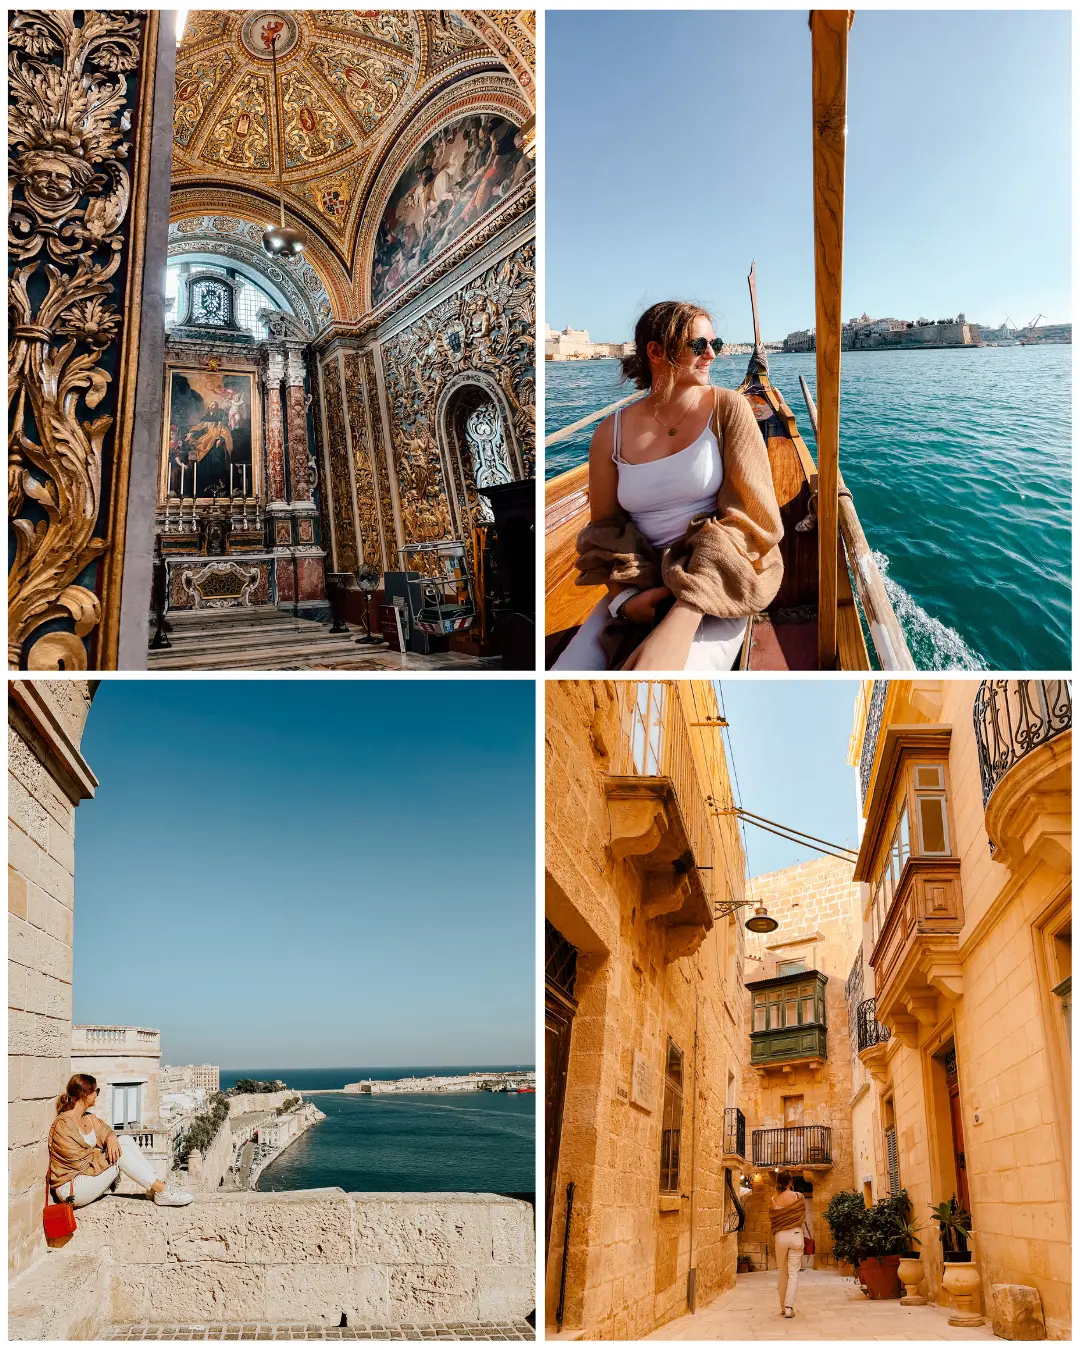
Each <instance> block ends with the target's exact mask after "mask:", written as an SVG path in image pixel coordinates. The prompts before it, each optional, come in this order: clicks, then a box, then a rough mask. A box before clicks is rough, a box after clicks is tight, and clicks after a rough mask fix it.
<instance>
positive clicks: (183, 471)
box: [180, 464, 187, 501]
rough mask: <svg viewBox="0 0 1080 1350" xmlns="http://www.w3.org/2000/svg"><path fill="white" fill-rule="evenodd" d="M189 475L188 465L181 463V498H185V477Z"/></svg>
mask: <svg viewBox="0 0 1080 1350" xmlns="http://www.w3.org/2000/svg"><path fill="white" fill-rule="evenodd" d="M186 477H187V465H186V464H181V465H180V500H181V501H183V500H184V479H185V478H186Z"/></svg>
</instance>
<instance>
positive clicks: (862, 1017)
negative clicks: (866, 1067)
mask: <svg viewBox="0 0 1080 1350" xmlns="http://www.w3.org/2000/svg"><path fill="white" fill-rule="evenodd" d="M876 1013H877V999H873V998H868V999H866V1000H865V1001H864V1002H862V1003H860V1004H859V1011H858V1025H859V1033H858V1034H859V1054H862V1052H863V1051H864V1050H869V1049H870V1048H871V1047H872V1046H875V1045H884V1044H885V1042H886V1041H887V1040H888V1039H889V1037H890V1035H891V1034H892V1033H891V1032H890V1031H889V1028H888V1027H885V1026H882V1025H881V1023H880V1022H879V1021H878V1020H877V1016H876Z"/></svg>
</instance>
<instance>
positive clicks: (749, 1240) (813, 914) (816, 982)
mask: <svg viewBox="0 0 1080 1350" xmlns="http://www.w3.org/2000/svg"><path fill="white" fill-rule="evenodd" d="M851 874H852V867H851V865H850V864H849V863H845V862H843V861H841V860H840V859H838V858H831V857H824V858H820V859H816V860H814V861H812V862H805V863H800V864H799V865H798V866H796V867H790V868H786V869H784V870H783V871H780V872H770V873H767V874H764V875H762V876H758V877H754V878H752V879H751V881H750V889H749V893H750V895H751V896H752V897H753V899H754V900H755V901H757V902H761V903H763V904H764V905H765V907H766V908H767V909H768V911H769V913H770V915H771V916H772V917H773V918H774V919H776V921H777V922H778V924H779V927H778V928H777V929H776V930H775V932H772V933H763V934H750V935H749V937H748V938H747V948H746V967H745V985H746V993H745V995H744V1016H745V1019H746V1025H747V1027H748V1035H747V1037H746V1040H745V1050H744V1055H745V1059H744V1067H743V1070H742V1080H743V1083H744V1085H745V1086H744V1089H743V1098H744V1101H745V1107H744V1109H745V1111H746V1117H747V1121H746V1127H747V1131H748V1133H747V1138H748V1140H749V1141H750V1165H751V1169H750V1170H749V1171H748V1173H747V1178H748V1180H749V1181H750V1183H751V1186H752V1194H751V1195H749V1196H748V1197H747V1199H746V1201H745V1209H746V1222H745V1225H744V1227H743V1229H742V1231H741V1232H740V1233H739V1255H740V1256H745V1257H747V1258H749V1260H750V1263H751V1267H752V1268H753V1269H754V1270H769V1269H775V1267H776V1261H775V1256H774V1253H773V1243H772V1239H771V1230H770V1227H769V1216H768V1203H769V1200H770V1199H771V1198H772V1196H773V1195H774V1194H775V1187H774V1184H773V1180H772V1178H773V1177H774V1176H775V1174H776V1172H777V1171H779V1170H780V1169H781V1168H784V1169H786V1170H788V1171H790V1172H791V1173H792V1174H793V1176H794V1177H795V1188H796V1189H797V1190H799V1191H801V1192H802V1193H803V1195H804V1196H805V1197H806V1203H807V1207H808V1210H809V1212H810V1217H811V1223H812V1226H813V1230H814V1239H815V1243H816V1248H817V1254H816V1255H815V1256H814V1257H812V1258H808V1260H809V1261H810V1262H811V1263H812V1264H813V1266H814V1267H815V1268H817V1269H830V1268H831V1269H835V1267H836V1262H835V1260H834V1259H833V1255H832V1237H831V1233H830V1230H829V1226H828V1224H826V1222H825V1219H824V1212H825V1207H826V1205H828V1203H829V1200H830V1199H831V1198H832V1196H833V1195H834V1194H835V1193H836V1192H837V1191H842V1190H851V1189H852V1187H853V1185H854V1183H855V1159H854V1154H853V1131H852V1096H853V1084H852V1055H851V1034H850V1024H849V1012H848V1002H847V996H846V981H847V973H848V969H849V967H850V964H851V954H852V952H853V951H854V950H855V949H856V948H857V946H858V945H859V943H860V941H861V935H862V916H861V908H860V903H859V900H860V892H861V888H860V886H859V885H858V884H857V883H855V882H853V881H852V876H851ZM860 1067H861V1066H860Z"/></svg>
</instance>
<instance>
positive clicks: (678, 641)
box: [554, 300, 783, 670]
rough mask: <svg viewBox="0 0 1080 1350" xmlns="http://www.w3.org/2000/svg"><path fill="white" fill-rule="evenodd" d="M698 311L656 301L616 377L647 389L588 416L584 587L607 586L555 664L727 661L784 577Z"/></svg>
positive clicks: (737, 399) (757, 478)
mask: <svg viewBox="0 0 1080 1350" xmlns="http://www.w3.org/2000/svg"><path fill="white" fill-rule="evenodd" d="M722 346H723V344H722V342H721V340H720V339H719V338H718V337H717V336H716V335H715V333H714V332H713V326H712V322H711V320H710V319H709V316H708V314H707V313H706V312H705V310H703V309H701V308H700V307H699V306H697V305H691V304H687V303H684V302H682V301H677V300H667V301H663V302H662V303H660V304H657V305H653V306H652V307H651V308H650V309H648V310H646V311H645V313H644V314H643V315H642V316H641V318H640V319H639V320H638V322H637V324H636V326H635V329H634V352H633V354H632V355H631V356H628V357H624V358H623V363H622V365H623V378H624V379H631V380H633V381H634V382H635V383H636V384H637V387H638V388H639V389H641V390H642V391H643V392H644V397H643V398H640V399H638V400H637V401H636V402H634V403H631V404H629V405H628V406H627V407H624V408H620V409H619V411H618V412H616V413H615V415H614V416H613V417H609V418H606V419H605V420H604V421H603V422H601V423H600V425H599V427H597V429H596V432H595V434H594V435H593V439H592V444H591V446H590V448H589V508H590V517H591V524H590V525H589V526H588V527H587V528H586V529H584V530H583V531H582V532H581V534H580V535H579V536H578V541H577V547H578V561H577V568H578V571H579V572H580V576H579V578H578V583H579V584H580V585H596V584H597V583H602V584H606V585H607V589H608V594H607V596H606V598H605V599H604V600H602V601H601V602H600V603H599V604H598V605H597V606H596V607H595V609H594V610H593V611H592V613H591V614H590V615H589V617H588V618H587V619H586V621H585V623H584V624H582V626H581V628H580V629H579V630H578V632H577V633H576V634H575V635H574V637H573V639H572V640H571V641H570V643H569V644H568V645H567V647H566V648H565V650H564V651H563V652H562V654H561V655H560V656H559V658H558V660H557V661H556V662H555V665H554V669H556V670H609V669H617V668H620V667H621V668H622V669H624V670H730V669H731V667H732V666H733V665H734V664H735V662H736V660H737V659H738V655H739V651H740V648H741V646H742V642H743V637H744V634H745V631H746V621H747V617H748V616H749V615H751V614H756V613H758V612H760V611H761V610H763V609H765V608H766V606H767V605H768V604H769V603H770V602H771V601H772V599H773V597H774V596H775V595H776V592H777V591H778V590H779V588H780V581H781V579H782V577H783V562H782V561H781V558H780V550H779V548H778V547H777V545H778V544H779V542H780V538H781V536H782V533H783V531H782V528H781V525H780V511H779V507H778V506H777V502H776V495H775V493H774V491H773V486H772V475H771V472H770V470H769V458H768V452H767V451H766V449H765V443H764V441H763V440H762V438H761V432H760V431H759V430H758V425H757V420H756V419H755V417H754V413H753V410H752V409H751V407H750V405H749V404H748V403H747V402H746V400H745V399H744V398H743V397H742V395H740V394H738V393H736V392H734V391H733V390H730V389H721V388H717V387H715V386H713V385H712V384H711V383H710V380H709V375H710V370H711V367H712V362H713V359H714V357H716V356H718V355H719V354H720V351H721V348H722Z"/></svg>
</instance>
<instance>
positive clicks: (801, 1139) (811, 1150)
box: [753, 1125, 832, 1167]
mask: <svg viewBox="0 0 1080 1350" xmlns="http://www.w3.org/2000/svg"><path fill="white" fill-rule="evenodd" d="M753 1149H754V1158H753V1162H754V1166H755V1167H812V1166H813V1165H814V1164H831V1163H832V1127H831V1126H829V1125H786V1126H784V1128H783V1129H779V1130H755V1131H754V1134H753Z"/></svg>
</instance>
